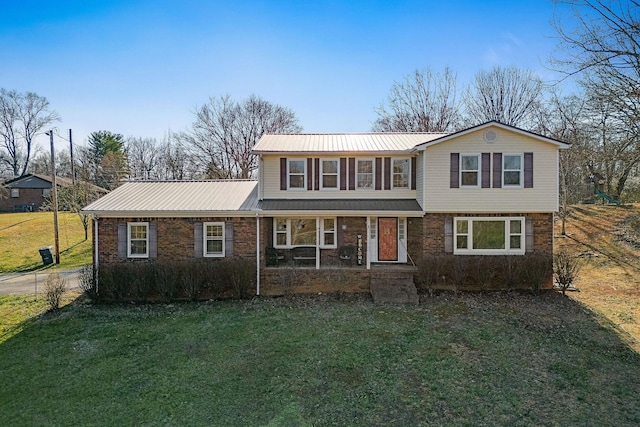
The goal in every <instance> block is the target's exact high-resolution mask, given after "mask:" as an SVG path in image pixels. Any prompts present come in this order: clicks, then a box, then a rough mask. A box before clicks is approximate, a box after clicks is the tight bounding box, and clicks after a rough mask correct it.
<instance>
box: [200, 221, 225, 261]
mask: <svg viewBox="0 0 640 427" xmlns="http://www.w3.org/2000/svg"><path fill="white" fill-rule="evenodd" d="M202 226H203V227H204V233H202V237H203V238H204V242H203V245H202V246H203V248H204V254H203V255H204V256H205V257H223V256H224V223H223V222H205V223H204V224H203V225H202Z"/></svg>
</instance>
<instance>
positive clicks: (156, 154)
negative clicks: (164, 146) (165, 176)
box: [125, 137, 162, 180]
mask: <svg viewBox="0 0 640 427" xmlns="http://www.w3.org/2000/svg"><path fill="white" fill-rule="evenodd" d="M125 145H126V152H127V161H128V163H129V174H130V176H131V178H134V179H143V180H149V179H157V178H158V175H159V173H158V167H159V165H160V157H161V154H162V153H161V152H160V151H159V149H158V148H159V147H158V144H157V143H156V140H155V139H154V138H136V137H129V138H127V140H126V142H125Z"/></svg>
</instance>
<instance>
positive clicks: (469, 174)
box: [460, 154, 480, 187]
mask: <svg viewBox="0 0 640 427" xmlns="http://www.w3.org/2000/svg"><path fill="white" fill-rule="evenodd" d="M479 178H480V155H478V154H461V155H460V186H461V187H478V186H479V185H480V184H479V183H480V180H479Z"/></svg>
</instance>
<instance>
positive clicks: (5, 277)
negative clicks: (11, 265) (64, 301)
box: [0, 268, 80, 295]
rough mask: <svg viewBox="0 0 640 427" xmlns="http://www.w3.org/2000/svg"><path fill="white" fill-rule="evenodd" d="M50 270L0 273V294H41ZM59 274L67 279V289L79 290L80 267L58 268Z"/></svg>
mask: <svg viewBox="0 0 640 427" xmlns="http://www.w3.org/2000/svg"><path fill="white" fill-rule="evenodd" d="M52 272H53V271H52V270H47V271H34V272H30V273H10V274H0V295H15V294H35V293H36V292H37V293H38V294H42V293H43V292H44V285H45V283H46V282H47V277H48V276H49V273H52ZM58 273H59V274H60V276H62V277H64V278H66V279H67V289H69V290H79V287H78V276H79V273H80V268H74V269H71V270H58Z"/></svg>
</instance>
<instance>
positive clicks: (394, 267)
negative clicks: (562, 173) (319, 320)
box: [84, 121, 568, 294]
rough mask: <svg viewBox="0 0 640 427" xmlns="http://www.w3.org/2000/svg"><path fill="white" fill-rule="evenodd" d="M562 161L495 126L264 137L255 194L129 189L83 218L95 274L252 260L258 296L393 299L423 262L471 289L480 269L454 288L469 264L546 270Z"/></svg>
mask: <svg viewBox="0 0 640 427" xmlns="http://www.w3.org/2000/svg"><path fill="white" fill-rule="evenodd" d="M565 148H568V144H566V143H563V142H560V141H557V140H554V139H550V138H547V137H544V136H541V135H537V134H534V133H531V132H528V131H524V130H522V129H518V128H515V127H512V126H507V125H504V124H501V123H498V122H495V121H493V122H488V123H485V124H482V125H479V126H475V127H472V128H469V129H466V130H463V131H460V132H456V133H451V134H442V133H361V134H360V133H357V134H296V135H264V136H263V137H262V138H261V139H260V141H259V142H258V143H257V144H256V146H255V147H254V150H253V152H254V154H255V155H257V156H258V158H259V168H258V179H257V180H255V181H191V182H186V181H183V182H130V183H126V184H124V185H122V186H121V187H119V188H117V189H116V190H114V191H113V192H111V193H110V194H108V195H106V196H105V197H103V198H101V199H99V200H97V201H96V202H94V203H92V204H90V205H89V206H87V207H86V208H85V209H84V211H85V212H86V213H90V214H92V216H93V220H94V251H95V253H94V263H95V266H96V267H97V268H98V269H99V268H100V266H104V265H117V264H118V263H122V262H141V261H142V262H144V261H147V260H149V259H154V260H157V261H158V262H160V263H162V262H168V261H169V260H171V261H174V262H175V261H176V260H188V259H193V258H200V257H202V258H211V259H212V262H214V261H215V258H224V257H234V258H244V259H247V260H253V262H254V266H255V275H256V293H258V294H278V293H282V292H283V291H284V289H283V288H284V287H285V286H289V285H291V283H293V286H294V287H295V290H296V291H300V292H318V291H326V292H329V291H369V290H370V289H371V288H372V287H374V286H378V285H384V284H386V285H389V284H391V285H389V286H392V287H393V286H395V285H394V284H397V285H398V286H405V285H406V278H407V277H408V278H409V279H410V280H411V281H412V279H413V278H414V277H415V276H416V275H419V274H421V273H420V270H419V269H418V268H417V267H416V266H419V265H418V264H419V263H420V262H421V260H423V259H425V258H426V259H429V258H430V257H431V258H434V259H435V258H438V259H439V260H440V261H443V260H446V261H447V262H450V261H451V262H450V263H449V267H448V268H449V269H452V271H449V272H446V271H444V272H438V275H441V276H443V277H445V276H451V277H454V276H456V277H458V279H457V280H458V281H459V282H460V281H464V280H467V279H469V280H470V281H471V282H474V279H478V277H479V276H481V275H485V273H486V270H487V269H488V267H486V266H485V267H483V268H484V270H485V271H481V270H482V268H477V269H476V270H474V271H475V272H474V271H472V270H473V269H467V270H466V273H465V274H466V276H464V277H463V276H461V275H460V270H461V267H460V266H464V265H465V264H468V262H467V261H469V260H472V259H473V260H476V261H477V260H478V259H480V260H482V259H492V260H505V263H504V264H501V265H502V266H503V267H505V268H511V267H508V266H510V265H511V264H509V263H510V262H511V261H512V260H516V259H517V260H525V261H526V260H528V259H533V257H534V256H536V255H544V256H546V258H545V259H546V260H547V261H545V262H547V263H550V262H551V254H552V253H553V220H554V213H555V212H557V210H558V157H559V150H561V149H565ZM454 261H455V262H454ZM477 265H479V266H481V264H477ZM496 266H497V264H495V263H494V264H492V267H491V269H494V268H498V267H496ZM432 270H434V271H435V267H434V268H432ZM529 270H535V269H531V268H529ZM474 275H475V276H478V277H474ZM494 285H495V286H497V287H502V286H504V283H496V284H494ZM411 286H413V285H411ZM434 286H435V285H434ZM383 287H384V286H383ZM471 287H473V286H471Z"/></svg>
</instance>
